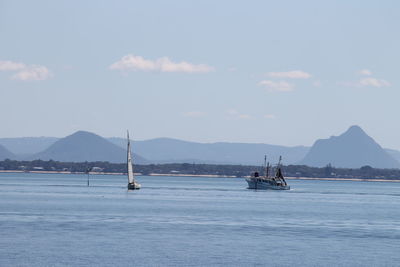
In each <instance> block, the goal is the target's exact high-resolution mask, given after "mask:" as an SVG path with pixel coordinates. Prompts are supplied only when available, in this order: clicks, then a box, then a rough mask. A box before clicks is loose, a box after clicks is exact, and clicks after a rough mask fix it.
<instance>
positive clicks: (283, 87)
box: [258, 80, 295, 92]
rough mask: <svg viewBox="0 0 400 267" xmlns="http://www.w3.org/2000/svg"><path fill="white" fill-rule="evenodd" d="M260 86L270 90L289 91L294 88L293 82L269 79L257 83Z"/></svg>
mask: <svg viewBox="0 0 400 267" xmlns="http://www.w3.org/2000/svg"><path fill="white" fill-rule="evenodd" d="M258 85H260V86H264V87H265V88H266V89H267V90H268V91H270V92H290V91H293V90H294V87H295V86H294V84H291V83H288V82H285V81H278V82H274V81H270V80H263V81H261V82H259V83H258Z"/></svg>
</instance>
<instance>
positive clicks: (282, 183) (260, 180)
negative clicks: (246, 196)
mask: <svg viewBox="0 0 400 267" xmlns="http://www.w3.org/2000/svg"><path fill="white" fill-rule="evenodd" d="M281 161H282V157H279V163H278V165H277V166H276V170H275V176H274V177H271V176H270V175H269V172H270V165H269V162H268V165H267V156H265V158H264V168H265V174H264V176H260V174H259V173H258V172H255V173H254V174H253V175H252V176H251V177H248V178H246V181H247V184H248V185H249V187H248V189H264V190H265V189H272V190H290V186H289V185H288V184H287V183H286V180H285V178H284V177H283V174H282V165H281Z"/></svg>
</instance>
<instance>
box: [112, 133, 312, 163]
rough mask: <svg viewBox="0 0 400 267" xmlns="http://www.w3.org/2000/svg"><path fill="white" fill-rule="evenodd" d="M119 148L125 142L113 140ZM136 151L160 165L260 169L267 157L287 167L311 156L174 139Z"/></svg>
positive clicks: (301, 150) (137, 146)
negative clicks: (224, 165) (250, 167)
mask: <svg viewBox="0 0 400 267" xmlns="http://www.w3.org/2000/svg"><path fill="white" fill-rule="evenodd" d="M109 140H110V141H111V142H113V143H114V144H116V145H119V146H121V147H122V146H125V145H126V140H124V139H122V138H109ZM132 147H133V149H134V150H135V151H136V152H137V153H139V154H140V155H142V156H143V157H145V158H146V159H147V160H150V161H152V162H156V163H172V162H175V163H179V162H188V163H193V162H195V163H210V164H213V163H214V164H248V165H260V164H262V163H263V160H264V155H267V156H268V160H269V161H271V162H276V161H277V160H278V158H279V156H280V155H282V157H283V159H284V163H285V164H292V163H295V162H298V161H299V160H301V159H302V158H303V157H304V156H305V155H306V153H307V152H308V149H309V148H308V147H304V146H297V147H285V146H277V145H268V144H249V143H227V142H218V143H197V142H188V141H182V140H178V139H172V138H156V139H151V140H145V141H134V142H133V143H132Z"/></svg>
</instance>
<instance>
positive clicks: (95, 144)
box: [30, 131, 147, 164]
mask: <svg viewBox="0 0 400 267" xmlns="http://www.w3.org/2000/svg"><path fill="white" fill-rule="evenodd" d="M133 157H134V161H135V163H138V164H146V163H147V161H146V160H145V159H144V158H142V157H141V156H138V155H137V154H134V155H133ZM30 159H42V160H50V159H52V160H57V161H63V162H84V161H109V162H113V163H123V162H126V148H122V147H119V146H116V145H114V144H113V143H111V142H110V141H108V140H107V139H105V138H103V137H101V136H99V135H96V134H94V133H90V132H85V131H79V132H76V133H74V134H72V135H69V136H67V137H64V138H61V139H60V140H58V141H56V142H55V143H54V144H52V145H51V146H50V147H49V148H47V149H46V150H44V151H43V152H40V153H37V154H35V155H32V156H30Z"/></svg>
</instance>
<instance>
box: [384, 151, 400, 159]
mask: <svg viewBox="0 0 400 267" xmlns="http://www.w3.org/2000/svg"><path fill="white" fill-rule="evenodd" d="M385 151H386V152H387V153H388V154H389V155H390V156H392V157H393V158H394V159H396V160H397V161H398V162H400V151H398V150H394V149H389V148H385Z"/></svg>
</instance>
